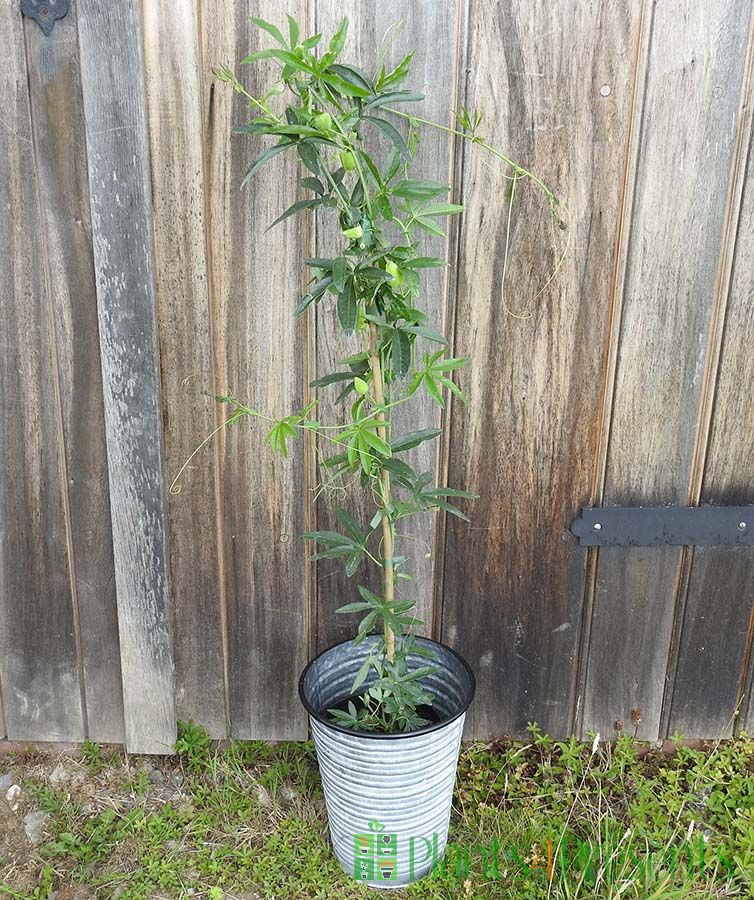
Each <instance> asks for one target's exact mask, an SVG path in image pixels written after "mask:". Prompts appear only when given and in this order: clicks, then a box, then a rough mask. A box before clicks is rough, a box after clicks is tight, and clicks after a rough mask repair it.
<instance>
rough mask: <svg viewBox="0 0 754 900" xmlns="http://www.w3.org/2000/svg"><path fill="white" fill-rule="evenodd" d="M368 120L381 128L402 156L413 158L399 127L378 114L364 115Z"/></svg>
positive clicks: (406, 158) (407, 158)
mask: <svg viewBox="0 0 754 900" xmlns="http://www.w3.org/2000/svg"><path fill="white" fill-rule="evenodd" d="M364 118H365V119H366V121H368V122H371V123H372V124H373V125H374V126H375V128H379V129H380V131H381V132H382V133H383V134H384V135H385V137H386V138H387V139H388V140H389V141H391V143H392V144H393V146H394V147H395V149H396V150H397V151H398V153H400V155H401V158H402V159H404V160H406V162H409V161H410V159H411V151H410V150H409V149H408V145H407V144H406V141H405V140H404V139H403V135H402V134H401V133H400V131H398V129H397V128H396V127H395V126H394V125H392V124H391V123H390V122H388V121H387V119H380V118H379V117H378V116H364Z"/></svg>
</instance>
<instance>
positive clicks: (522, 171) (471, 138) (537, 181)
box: [383, 106, 558, 203]
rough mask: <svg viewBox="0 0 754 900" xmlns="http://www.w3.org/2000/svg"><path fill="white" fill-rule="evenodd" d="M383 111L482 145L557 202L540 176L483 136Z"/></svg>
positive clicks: (390, 110)
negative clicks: (502, 151)
mask: <svg viewBox="0 0 754 900" xmlns="http://www.w3.org/2000/svg"><path fill="white" fill-rule="evenodd" d="M383 109H384V111H385V112H390V113H393V115H396V116H400V117H401V118H402V119H409V120H411V121H413V122H419V123H420V124H422V125H429V127H430V128H436V129H437V130H438V131H445V132H446V133H447V134H452V135H455V136H456V137H460V138H463V139H464V140H465V141H469V142H470V143H472V144H476V145H477V146H479V147H482V148H483V149H484V150H486V151H487V152H488V153H491V154H492V156H495V157H497V159H499V160H500V161H501V162H504V163H505V164H506V165H509V166H510V167H511V168H512V169H513V170H514V172H516V173H517V174H518V175H523V176H524V177H526V178H529V179H530V180H531V181H533V182H534V184H536V185H537V186H538V187H540V188H541V189H542V190H543V191H544V193H545V195H546V196H547V197H548V199H549V200H550V201H552V202H553V203H557V202H558V198H557V197H556V196H555V194H554V193H553V192H552V191H551V190H550V188H548V187H547V185H546V184H545V183H544V181H542V180H541V179H540V178H537V176H536V175H535V174H534V173H533V172H530V171H529V170H528V169H524V167H523V166H520V165H519V164H518V163H517V162H515V161H514V160H512V159H511V158H510V157H509V156H506V155H505V154H504V153H501V152H500V151H499V150H498V149H496V148H495V147H493V146H492V145H491V144H488V143H487V141H485V140H484V139H483V138H480V137H476V136H475V135H473V134H469V132H468V131H459V130H458V129H457V128H451V127H450V126H449V125H443V124H441V123H440V122H434V121H433V120H432V119H422V118H421V116H414V115H412V114H411V113H404V112H402V111H401V110H400V109H394V108H393V107H392V106H385V107H383Z"/></svg>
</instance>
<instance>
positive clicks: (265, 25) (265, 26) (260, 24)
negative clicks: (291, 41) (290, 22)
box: [249, 16, 290, 47]
mask: <svg viewBox="0 0 754 900" xmlns="http://www.w3.org/2000/svg"><path fill="white" fill-rule="evenodd" d="M288 18H289V19H290V16H289V17H288ZM249 21H250V22H253V23H254V24H255V25H256V26H257V28H261V29H262V31H266V32H267V34H269V35H272V37H273V38H275V40H276V41H277V42H278V44H280V45H281V46H282V47H287V46H288V45H287V44H286V42H285V38H284V37H283V35H282V33H281V32H280V29H279V28H276V27H275V26H274V25H273V24H272V23H271V22H265V20H264V19H257V18H255V17H254V16H249Z"/></svg>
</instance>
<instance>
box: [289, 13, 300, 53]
mask: <svg viewBox="0 0 754 900" xmlns="http://www.w3.org/2000/svg"><path fill="white" fill-rule="evenodd" d="M288 34H289V35H290V38H291V49H293V48H294V47H295V46H296V45H297V44H298V35H299V29H298V22H297V21H296V20H295V19H294V18H293V16H292V15H290V13H289V14H288Z"/></svg>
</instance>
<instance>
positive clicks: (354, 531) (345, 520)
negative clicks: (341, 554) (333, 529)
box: [335, 506, 364, 543]
mask: <svg viewBox="0 0 754 900" xmlns="http://www.w3.org/2000/svg"><path fill="white" fill-rule="evenodd" d="M335 515H336V516H337V517H338V521H339V522H340V524H341V525H342V526H343V527H344V528H345V530H346V531H347V532H348V533H349V534H350V535H351V537H352V538H353V539H354V540H355V541H358V542H359V543H361V542H362V541H363V540H364V535H363V534H362V531H361V528H359V523H358V522H357V521H356V519H354V517H353V516H352V515H351V514H350V513H349V512H347V511H346V510H345V509H343V507H342V506H337V507H336V508H335Z"/></svg>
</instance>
